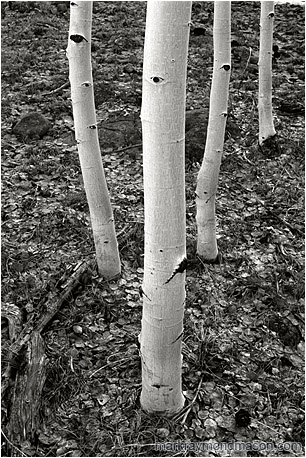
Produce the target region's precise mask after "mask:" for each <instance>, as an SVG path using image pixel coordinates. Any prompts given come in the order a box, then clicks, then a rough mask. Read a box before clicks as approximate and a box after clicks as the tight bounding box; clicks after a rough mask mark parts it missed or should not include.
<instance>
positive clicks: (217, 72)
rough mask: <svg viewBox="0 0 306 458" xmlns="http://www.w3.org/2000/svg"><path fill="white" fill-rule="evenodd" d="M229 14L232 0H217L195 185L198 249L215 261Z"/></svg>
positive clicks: (226, 95) (229, 52) (225, 95)
mask: <svg viewBox="0 0 306 458" xmlns="http://www.w3.org/2000/svg"><path fill="white" fill-rule="evenodd" d="M230 17H231V3H230V1H216V2H215V6H214V30H213V38H214V69H213V79H212V85H211V92H210V106H209V120H208V127H207V137H206V145H205V152H204V158H203V162H202V166H201V168H200V171H199V174H198V178H197V187H196V206H197V214H196V221H197V230H198V240H197V253H198V254H199V256H201V257H202V258H203V259H204V260H207V261H214V260H215V259H216V258H217V256H218V247H217V239H216V216H215V198H216V192H217V188H218V179H219V171H220V165H221V158H222V153H223V145H224V134H225V125H226V118H227V105H228V87H229V80H230V69H231V47H230V43H231V40H230V34H231V28H230V26H231V19H230Z"/></svg>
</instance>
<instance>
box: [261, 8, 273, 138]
mask: <svg viewBox="0 0 306 458" xmlns="http://www.w3.org/2000/svg"><path fill="white" fill-rule="evenodd" d="M273 22H274V2H270V1H262V2H261V14H260V46H259V62H258V65H259V94H258V115H259V144H260V145H262V144H263V143H264V142H265V141H266V140H267V139H268V138H271V137H274V136H275V134H276V132H275V129H274V124H273V115H272V46H273Z"/></svg>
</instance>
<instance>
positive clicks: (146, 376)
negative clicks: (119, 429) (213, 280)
mask: <svg viewBox="0 0 306 458" xmlns="http://www.w3.org/2000/svg"><path fill="white" fill-rule="evenodd" d="M190 16H191V2H186V1H182V2H181V1H171V2H170V1H157V2H156V1H153V0H149V1H148V5H147V21H146V35H145V46H144V68H143V102H142V110H141V121H142V131H143V162H144V165H143V167H144V204H145V263H144V279H143V317H142V330H141V335H140V336H139V340H140V344H141V357H142V393H141V405H142V407H143V409H144V410H146V411H148V412H150V413H153V412H155V413H157V414H160V415H171V414H173V413H175V412H177V411H179V410H180V409H181V408H182V407H183V404H184V397H183V395H182V389H181V365H182V356H181V340H182V332H183V315H184V305H185V272H182V273H180V272H178V273H176V274H175V275H174V272H175V270H176V268H178V266H179V265H180V263H181V262H182V261H183V260H184V259H185V257H186V241H185V232H186V230H185V153H184V149H185V148H184V145H185V141H184V140H185V139H184V135H185V134H184V130H185V97H186V76H187V51H188V39H189V26H190ZM183 264H184V263H183ZM172 275H173V278H171V277H172Z"/></svg>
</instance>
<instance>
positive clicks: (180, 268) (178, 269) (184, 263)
mask: <svg viewBox="0 0 306 458" xmlns="http://www.w3.org/2000/svg"><path fill="white" fill-rule="evenodd" d="M186 269H187V258H184V259H183V260H182V261H181V262H180V264H179V265H178V267H176V269H175V270H174V271H173V273H172V275H171V277H169V278H168V280H167V281H166V282H165V283H164V285H166V284H167V283H169V281H170V280H172V278H173V277H174V276H175V275H176V274H182V273H183V272H185V270H186Z"/></svg>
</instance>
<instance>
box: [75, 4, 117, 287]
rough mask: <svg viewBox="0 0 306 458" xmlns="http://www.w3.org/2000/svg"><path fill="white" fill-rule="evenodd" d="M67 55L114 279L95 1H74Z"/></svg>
mask: <svg viewBox="0 0 306 458" xmlns="http://www.w3.org/2000/svg"><path fill="white" fill-rule="evenodd" d="M70 5H71V6H70V28H69V41H68V47H67V56H68V59H69V78H70V84H71V99H72V108H73V118H74V125H75V137H76V141H77V145H78V152H79V158H80V163H81V169H82V175H83V181H84V187H85V192H86V197H87V201H88V206H89V211H90V218H91V225H92V230H93V236H94V243H95V249H96V257H97V264H98V269H99V272H100V274H101V275H102V276H103V277H105V278H107V279H110V278H112V277H115V276H116V275H118V274H119V273H120V259H119V251H118V245H117V239H116V233H115V225H114V218H113V212H112V208H111V204H110V200H109V195H108V189H107V184H106V180H105V175H104V169H103V164H102V158H101V152H100V146H99V140H98V129H97V122H96V112H95V106H94V91H93V80H92V72H91V24H92V2H91V1H89V2H87V1H74V2H71V3H70Z"/></svg>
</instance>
